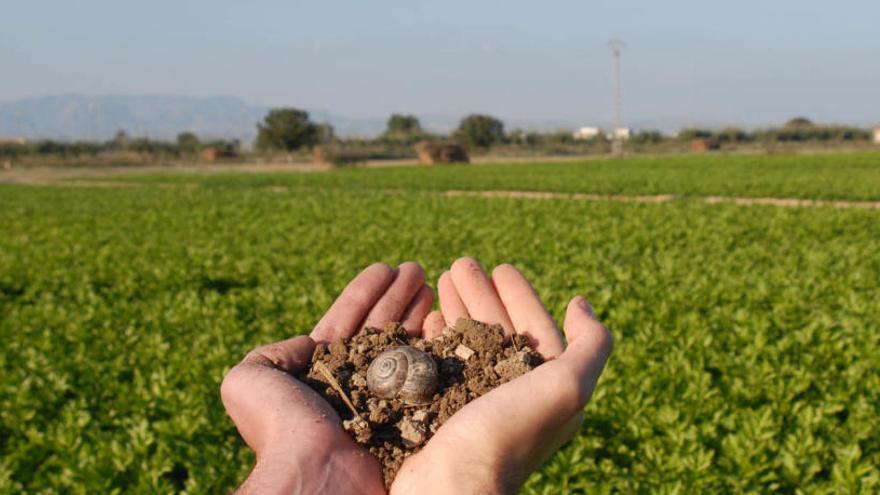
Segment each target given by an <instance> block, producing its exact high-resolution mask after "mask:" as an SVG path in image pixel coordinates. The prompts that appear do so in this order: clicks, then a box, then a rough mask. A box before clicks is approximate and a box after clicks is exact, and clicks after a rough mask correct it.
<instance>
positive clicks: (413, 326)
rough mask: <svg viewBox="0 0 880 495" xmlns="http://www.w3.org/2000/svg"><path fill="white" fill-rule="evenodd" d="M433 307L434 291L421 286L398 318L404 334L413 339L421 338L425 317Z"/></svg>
mask: <svg viewBox="0 0 880 495" xmlns="http://www.w3.org/2000/svg"><path fill="white" fill-rule="evenodd" d="M433 306H434V291H433V290H431V288H430V287H428V286H427V285H422V288H421V290H419V292H418V293H417V294H416V297H414V298H413V300H412V302H411V303H410V304H409V307H408V308H406V311H404V312H403V316H401V318H400V320H401V323H400V324H401V325H403V328H405V329H406V333H408V334H410V335H411V336H413V337H419V336H421V335H422V334H423V327H424V322H425V317H426V316H428V313H430V312H431V308H432V307H433Z"/></svg>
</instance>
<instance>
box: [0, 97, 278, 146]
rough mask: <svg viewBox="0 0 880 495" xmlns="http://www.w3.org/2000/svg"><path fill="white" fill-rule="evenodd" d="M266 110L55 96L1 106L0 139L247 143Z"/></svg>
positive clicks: (230, 103)
mask: <svg viewBox="0 0 880 495" xmlns="http://www.w3.org/2000/svg"><path fill="white" fill-rule="evenodd" d="M265 113H266V109H265V108H264V107H260V106H253V105H248V104H246V103H245V102H243V101H241V100H239V99H237V98H233V97H229V96H215V97H207V98H191V97H183V96H164V95H138V96H117V95H113V96H82V95H54V96H42V97H37V98H27V99H22V100H18V101H15V102H12V103H0V136H5V137H23V138H28V139H36V138H52V139H65V140H74V139H90V140H102V139H109V138H110V137H112V136H113V135H114V134H115V133H116V131H118V130H120V129H123V130H125V132H127V133H128V134H129V135H131V136H149V137H151V138H158V139H173V138H174V137H175V136H177V134H178V133H179V132H183V131H192V132H195V133H196V134H198V135H199V136H204V137H209V138H239V139H247V140H250V139H252V138H253V136H254V135H255V134H256V124H257V121H259V120H260V119H261V118H262V117H263V115H265Z"/></svg>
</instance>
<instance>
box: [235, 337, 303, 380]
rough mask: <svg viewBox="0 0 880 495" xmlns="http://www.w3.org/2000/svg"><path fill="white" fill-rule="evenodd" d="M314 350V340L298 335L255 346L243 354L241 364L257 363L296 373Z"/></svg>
mask: <svg viewBox="0 0 880 495" xmlns="http://www.w3.org/2000/svg"><path fill="white" fill-rule="evenodd" d="M313 352H315V341H314V340H312V339H311V337H308V336H306V335H300V336H298V337H293V338H290V339H287V340H282V341H280V342H275V343H274V344H268V345H264V346H261V347H257V348H256V349H254V350H253V351H251V352H249V353H248V355H247V356H245V358H244V360H243V361H242V364H258V365H262V366H268V367H270V368H276V369H279V370H281V371H286V372H288V373H296V372H298V371H299V370H301V369H303V368H305V367H306V366H308V364H309V362H310V361H311V360H312V353H313Z"/></svg>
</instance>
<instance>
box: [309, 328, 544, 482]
mask: <svg viewBox="0 0 880 495" xmlns="http://www.w3.org/2000/svg"><path fill="white" fill-rule="evenodd" d="M401 345H411V346H413V347H415V348H417V349H420V350H422V351H424V352H425V353H427V354H428V355H429V356H431V358H433V360H434V362H435V364H436V368H437V371H438V373H439V387H438V389H437V391H436V392H435V393H434V396H433V400H431V401H430V402H429V403H427V404H424V405H415V406H414V405H407V404H405V403H404V402H403V401H402V400H400V399H399V398H392V399H380V398H379V397H376V396H375V395H374V394H373V393H372V392H371V391H370V390H369V388H368V387H367V368H368V367H369V365H370V363H371V362H372V361H373V359H374V358H375V357H376V356H378V355H379V354H380V353H381V352H382V351H385V350H387V349H391V348H394V347H398V346H401ZM541 363H542V359H541V356H540V355H539V354H538V353H537V352H535V351H534V350H533V349H532V348H531V347H530V346H529V341H528V338H526V337H525V336H523V335H514V336H513V337H512V338H505V336H504V331H503V329H502V328H501V326H499V325H487V324H484V323H480V322H477V321H473V320H466V319H460V320H458V322H456V324H455V327H454V328H447V329H446V330H445V331H444V333H443V335H441V336H439V337H436V338H434V339H432V340H423V339H420V338H414V337H410V336H408V335H407V333H406V331H404V329H403V327H401V326H400V325H397V324H391V325H389V326H388V327H387V328H385V329H384V330H378V329H374V328H368V329H366V330H365V331H364V332H362V333H360V334H358V335H356V336H354V337H353V338H352V339H350V340H348V341H336V342H333V343H331V344H330V345H325V344H321V345H318V347H317V348H316V349H315V353H314V355H313V356H312V365H311V367H310V369H309V370H308V372H306V373H303V374H302V375H301V376H300V377H299V378H300V379H301V380H303V381H304V382H305V383H307V384H309V386H311V387H312V388H313V389H315V390H316V391H317V392H318V393H319V394H321V396H323V397H324V398H325V399H326V400H327V401H328V402H329V403H330V404H331V405H333V407H334V408H335V409H336V411H337V412H338V413H339V415H340V417H342V419H343V426H344V427H345V429H346V430H347V431H348V432H349V434H351V436H352V437H353V438H354V439H355V441H356V442H357V443H358V444H360V445H362V446H364V448H366V449H367V450H369V451H370V453H372V454H373V455H375V456H376V457H377V458H378V459H379V461H380V462H381V463H382V467H383V471H384V476H385V484H386V485H390V484H391V481H392V480H393V479H394V476H395V474H396V473H397V470H398V469H399V468H400V465H401V464H402V463H403V461H404V459H405V458H406V457H407V456H409V455H411V454H413V453H415V452H418V451H419V449H420V448H421V447H422V446H423V445H424V444H425V442H427V441H428V440H429V439H430V438H431V436H432V435H433V434H434V432H436V431H437V429H438V428H439V427H440V425H442V424H443V423H444V422H445V421H446V420H447V419H449V418H450V417H451V416H452V415H453V414H455V412H456V411H458V410H459V409H461V408H462V407H464V405H465V404H467V403H468V402H470V401H472V400H474V399H476V398H477V397H480V396H481V395H483V394H485V393H486V392H488V391H490V390H492V389H493V388H495V387H497V386H499V385H501V384H503V383H506V382H508V381H510V380H512V379H514V378H516V377H518V376H520V375H522V374H524V373H526V372H527V371H529V370H531V369H533V368H535V367H536V366H538V365H540V364H541ZM334 382H335V383H334ZM340 391H341V392H342V393H343V394H344V396H343V395H341V394H340ZM352 409H354V411H356V412H357V415H355V414H354V412H353V411H352Z"/></svg>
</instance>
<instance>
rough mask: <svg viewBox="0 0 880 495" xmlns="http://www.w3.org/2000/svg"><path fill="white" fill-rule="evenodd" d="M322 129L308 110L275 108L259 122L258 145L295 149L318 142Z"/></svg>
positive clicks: (267, 147)
mask: <svg viewBox="0 0 880 495" xmlns="http://www.w3.org/2000/svg"><path fill="white" fill-rule="evenodd" d="M319 131H320V129H319V128H318V126H317V125H315V123H313V122H312V121H310V120H309V114H308V112H306V111H304V110H299V109H296V108H273V109H272V110H270V111H269V113H268V114H266V116H265V117H264V118H263V122H261V123H259V124H257V143H256V147H257V149H260V150H284V151H293V150H297V149H300V148H302V147H311V146H313V145H315V144H316V143H317V142H318V138H319V137H320V136H319V134H320V132H319Z"/></svg>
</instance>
